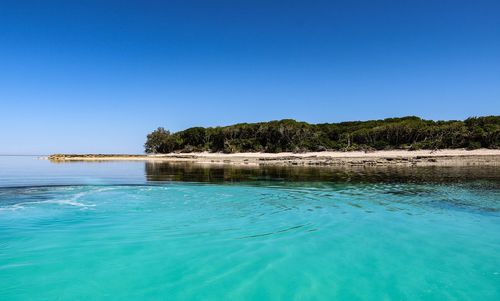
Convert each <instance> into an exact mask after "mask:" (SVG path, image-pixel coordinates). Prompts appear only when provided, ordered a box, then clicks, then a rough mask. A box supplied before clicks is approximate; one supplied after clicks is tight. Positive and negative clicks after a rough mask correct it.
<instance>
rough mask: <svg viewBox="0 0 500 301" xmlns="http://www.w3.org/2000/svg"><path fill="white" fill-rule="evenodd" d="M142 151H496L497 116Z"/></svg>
mask: <svg viewBox="0 0 500 301" xmlns="http://www.w3.org/2000/svg"><path fill="white" fill-rule="evenodd" d="M144 148H145V151H146V153H171V152H201V151H209V152H224V153H235V152H270V153H276V152H308V151H326V150H342V151H351V150H365V151H369V150H384V149H409V150H417V149H443V148H467V149H477V148H500V116H485V117H471V118H468V119H466V120H463V121H462V120H449V121H433V120H424V119H421V118H419V117H415V116H409V117H402V118H387V119H383V120H369V121H349V122H340V123H321V124H309V123H306V122H299V121H295V120H293V119H284V120H276V121H269V122H258V123H239V124H234V125H230V126H223V127H208V128H204V127H192V128H188V129H186V130H183V131H179V132H175V133H171V132H170V131H168V130H166V129H164V128H162V127H160V128H158V129H156V130H154V131H153V132H151V133H149V134H148V135H147V140H146V143H145V144H144Z"/></svg>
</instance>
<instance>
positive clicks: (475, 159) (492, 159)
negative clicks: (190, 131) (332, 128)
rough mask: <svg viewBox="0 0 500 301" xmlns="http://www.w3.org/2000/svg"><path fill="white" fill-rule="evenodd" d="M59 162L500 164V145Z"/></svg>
mask: <svg viewBox="0 0 500 301" xmlns="http://www.w3.org/2000/svg"><path fill="white" fill-rule="evenodd" d="M46 158H47V159H48V160H50V161H52V162H55V163H59V162H61V163H62V162H102V161H148V162H191V163H201V164H232V165H254V166H273V165H275V166H477V165H480V166H500V149H476V150H465V149H442V150H416V151H408V150H386V151H374V152H361V151H355V152H340V151H326V152H308V153H234V154H223V153H208V152H207V153H170V154H154V155H127V154H54V155H50V156H48V157H46Z"/></svg>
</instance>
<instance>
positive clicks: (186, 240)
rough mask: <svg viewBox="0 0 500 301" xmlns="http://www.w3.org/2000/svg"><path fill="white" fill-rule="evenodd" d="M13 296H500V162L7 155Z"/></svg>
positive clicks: (4, 284)
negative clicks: (414, 164) (60, 159)
mask: <svg viewBox="0 0 500 301" xmlns="http://www.w3.org/2000/svg"><path fill="white" fill-rule="evenodd" d="M0 300H2V301H10V300H71V301H74V300H120V301H123V300H440V301H442V300H500V169H499V168H498V167H497V168H491V167H490V168H485V167H480V168H477V167H476V168H472V167H469V168H402V169H397V168H396V169H394V168H393V169H385V168H378V169H374V168H357V169H333V168H262V169H258V168H249V167H247V168H236V167H228V166H226V167H222V166H219V167H208V166H203V165H188V164H158V163H156V164H153V163H144V162H116V163H113V162H107V163H62V164H55V163H50V162H48V161H46V160H38V159H37V158H36V157H0Z"/></svg>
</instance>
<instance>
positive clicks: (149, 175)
mask: <svg viewBox="0 0 500 301" xmlns="http://www.w3.org/2000/svg"><path fill="white" fill-rule="evenodd" d="M145 173H146V179H147V181H149V182H158V181H189V182H246V181H255V180H257V181H259V182H265V181H273V182H297V181H298V182H315V181H319V182H410V183H421V182H430V183H439V182H462V181H471V180H474V181H488V182H490V183H491V184H493V185H500V167H495V166H470V167H463V166H461V167H345V168H341V167H297V166H294V167H287V166H265V167H264V166H262V167H256V166H235V165H207V164H193V163H155V162H146V163H145Z"/></svg>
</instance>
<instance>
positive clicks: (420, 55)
mask: <svg viewBox="0 0 500 301" xmlns="http://www.w3.org/2000/svg"><path fill="white" fill-rule="evenodd" d="M499 114H500V1H498V0H491V1H482V0H475V1H460V0H454V1H451V0H450V1H438V0H432V1H416V0H415V1H402V0H399V1H396V0H395V1H373V0H371V1H352V0H351V1H347V0H346V1H334V0H330V1H314V0H308V1H305V0H304V1H272V0H265V1H256V0H248V1H237V0H233V1H229V0H228V1H217V0H213V1H189V0H184V1H168V0H165V1H147V0H146V1H144V0H143V1H124V0H122V1H105V0H96V1H67V0H64V1H50V0H46V1H27V0H26V1H19V0H14V1H6V0H1V1H0V154H8V153H16V154H46V153H54V152H78V153H81V152H101V153H110V152H111V153H139V152H142V144H143V143H144V140H145V136H146V134H147V133H148V132H149V131H151V130H153V129H155V128H156V127H158V126H164V127H166V128H168V129H170V130H173V131H177V130H180V129H184V128H187V127H191V126H216V125H227V124H231V123H236V122H254V121H267V120H273V119H282V118H294V119H297V120H303V121H307V122H313V123H317V122H337V121H346V120H366V119H378V118H385V117H395V116H404V115H418V116H421V117H423V118H429V119H463V118H466V117H468V116H475V115H499Z"/></svg>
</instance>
